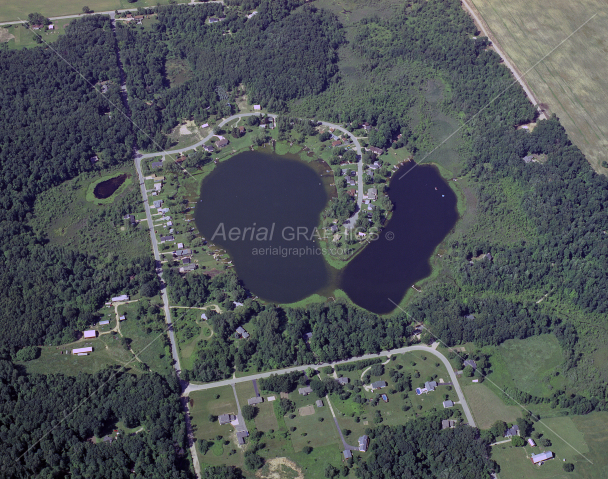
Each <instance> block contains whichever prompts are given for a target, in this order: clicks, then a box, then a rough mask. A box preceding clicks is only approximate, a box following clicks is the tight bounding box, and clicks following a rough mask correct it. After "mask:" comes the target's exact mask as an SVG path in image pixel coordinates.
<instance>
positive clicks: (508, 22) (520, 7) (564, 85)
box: [472, 0, 608, 174]
mask: <svg viewBox="0 0 608 479" xmlns="http://www.w3.org/2000/svg"><path fill="white" fill-rule="evenodd" d="M472 3H473V4H474V5H475V7H476V8H477V10H478V12H479V13H480V14H481V16H482V17H483V21H484V22H485V23H486V24H487V25H488V26H489V29H490V31H491V32H492V33H491V34H492V35H493V36H494V37H495V40H496V41H497V42H498V43H499V44H500V45H501V47H502V48H503V50H504V51H505V52H506V54H507V55H508V56H509V57H510V58H511V59H512V60H513V63H514V65H515V66H516V68H517V69H518V70H519V71H520V73H522V74H525V79H526V82H527V83H528V85H529V86H530V88H531V90H532V91H533V93H534V95H535V96H536V98H537V100H538V101H539V102H540V103H541V104H543V106H546V108H547V110H548V112H549V113H555V114H557V116H558V117H559V119H560V121H561V122H562V123H563V125H564V126H565V128H566V131H567V132H568V135H569V137H570V139H571V140H572V141H573V143H574V144H576V145H577V146H578V147H579V148H580V149H581V150H582V151H583V153H584V154H585V155H586V156H587V160H588V161H589V163H590V164H591V166H592V167H593V168H594V169H595V170H596V171H598V172H600V173H604V174H605V173H607V172H608V163H606V166H602V163H603V162H606V161H607V160H608V153H607V150H606V147H607V146H608V104H607V103H606V101H604V100H605V98H606V92H607V91H608V77H607V76H606V75H604V74H603V73H602V72H603V71H604V58H605V56H606V35H605V25H606V14H608V5H607V4H606V3H605V2H602V1H600V0H590V1H587V2H584V3H580V2H578V3H573V2H566V1H563V0H558V1H552V0H539V1H536V2H527V1H525V0H512V1H506V0H472ZM594 15H596V16H594ZM592 17H593V18H592ZM588 20H589V22H588V23H586V24H585V22H587V21H588ZM583 24H585V25H584V26H583V27H582V28H580V30H577V29H578V28H579V27H581V25H583ZM575 31H576V33H573V32H575ZM571 34H572V36H571V37H570V38H568V37H569V35H571ZM566 39H567V40H566ZM562 42H563V43H562ZM553 50H554V51H553ZM545 57H546V58H545ZM541 60H542V61H541ZM539 62H540V63H539ZM537 63H538V65H537Z"/></svg>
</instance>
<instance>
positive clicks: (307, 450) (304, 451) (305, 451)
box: [302, 446, 312, 454]
mask: <svg viewBox="0 0 608 479" xmlns="http://www.w3.org/2000/svg"><path fill="white" fill-rule="evenodd" d="M302 452H303V453H304V454H310V453H311V452H312V447H310V446H304V448H303V449H302Z"/></svg>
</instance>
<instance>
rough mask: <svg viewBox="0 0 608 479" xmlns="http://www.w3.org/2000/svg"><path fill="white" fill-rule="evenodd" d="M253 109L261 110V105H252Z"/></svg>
mask: <svg viewBox="0 0 608 479" xmlns="http://www.w3.org/2000/svg"><path fill="white" fill-rule="evenodd" d="M253 109H254V110H261V109H262V105H253Z"/></svg>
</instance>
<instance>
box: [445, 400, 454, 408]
mask: <svg viewBox="0 0 608 479" xmlns="http://www.w3.org/2000/svg"><path fill="white" fill-rule="evenodd" d="M453 406H454V401H450V400H449V399H448V400H447V401H443V409H447V408H450V407H453Z"/></svg>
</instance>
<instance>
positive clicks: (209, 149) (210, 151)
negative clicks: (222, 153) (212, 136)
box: [203, 145, 215, 153]
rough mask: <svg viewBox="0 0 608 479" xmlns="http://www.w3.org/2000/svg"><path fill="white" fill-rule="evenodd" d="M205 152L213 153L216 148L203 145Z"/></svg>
mask: <svg viewBox="0 0 608 479" xmlns="http://www.w3.org/2000/svg"><path fill="white" fill-rule="evenodd" d="M203 150H205V151H208V152H209V153H213V152H214V151H215V148H213V147H212V146H211V145H203Z"/></svg>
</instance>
